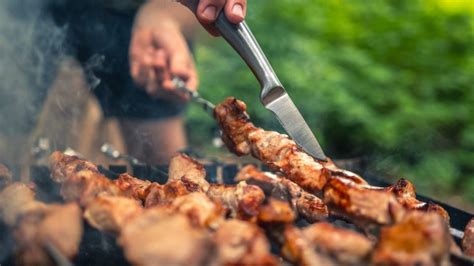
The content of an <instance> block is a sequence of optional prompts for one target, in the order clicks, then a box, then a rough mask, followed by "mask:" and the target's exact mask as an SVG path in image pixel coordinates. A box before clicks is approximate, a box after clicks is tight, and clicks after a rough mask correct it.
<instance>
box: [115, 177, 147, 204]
mask: <svg viewBox="0 0 474 266" xmlns="http://www.w3.org/2000/svg"><path fill="white" fill-rule="evenodd" d="M113 182H114V183H115V185H117V186H118V188H119V189H120V190H121V191H122V192H123V195H124V196H125V197H129V198H134V199H136V200H140V201H142V202H144V201H145V199H146V196H147V188H148V187H149V186H150V185H151V182H150V181H148V180H142V179H138V178H136V177H133V176H131V175H129V174H121V175H120V176H119V178H118V179H116V180H114V181H113Z"/></svg>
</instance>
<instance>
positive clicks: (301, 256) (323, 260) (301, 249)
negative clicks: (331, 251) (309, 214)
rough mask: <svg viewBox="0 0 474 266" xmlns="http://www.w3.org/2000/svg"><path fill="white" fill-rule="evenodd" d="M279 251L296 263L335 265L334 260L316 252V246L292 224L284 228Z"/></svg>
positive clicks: (304, 265)
mask: <svg viewBox="0 0 474 266" xmlns="http://www.w3.org/2000/svg"><path fill="white" fill-rule="evenodd" d="M281 253H282V256H283V257H284V258H285V259H287V260H288V261H290V262H293V263H295V264H296V265H301V266H311V265H325V266H326V265H327V266H332V265H337V264H336V263H335V262H334V260H332V259H330V258H329V257H327V256H324V255H321V254H319V253H317V252H316V247H315V246H314V244H313V243H312V242H311V241H310V240H309V239H308V238H306V237H305V235H304V234H303V232H302V231H301V229H299V228H296V227H294V226H292V225H288V226H287V227H286V228H285V231H284V244H283V247H282V250H281Z"/></svg>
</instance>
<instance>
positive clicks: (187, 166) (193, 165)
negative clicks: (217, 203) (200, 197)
mask: <svg viewBox="0 0 474 266" xmlns="http://www.w3.org/2000/svg"><path fill="white" fill-rule="evenodd" d="M183 178H184V179H185V180H188V181H189V183H194V184H196V185H197V186H198V187H200V188H201V189H202V190H203V191H207V188H208V187H209V183H208V182H207V181H206V170H205V169H204V166H203V165H202V164H200V163H198V162H197V161H195V160H194V159H192V158H190V157H189V156H187V155H184V154H178V155H177V156H175V157H173V158H172V159H171V161H170V167H169V177H168V182H172V181H174V180H182V179H183Z"/></svg>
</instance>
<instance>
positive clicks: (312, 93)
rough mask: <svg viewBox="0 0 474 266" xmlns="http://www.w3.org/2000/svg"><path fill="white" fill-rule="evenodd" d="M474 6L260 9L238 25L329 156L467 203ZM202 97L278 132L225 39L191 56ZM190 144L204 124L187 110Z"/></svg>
mask: <svg viewBox="0 0 474 266" xmlns="http://www.w3.org/2000/svg"><path fill="white" fill-rule="evenodd" d="M473 6H474V2H472V1H470V0H467V1H464V0H459V1H456V0H403V1H402V0H396V1H388V0H387V1H381V0H380V1H364V0H353V1H343V0H331V1H329V0H311V1H310V0H306V1H303V0H271V1H270V0H258V1H256V0H255V1H249V16H248V19H247V21H248V24H249V25H250V27H251V28H252V30H253V32H254V34H255V35H256V37H257V39H258V40H259V42H260V44H261V46H262V48H263V50H264V51H265V52H266V53H267V56H268V58H269V60H270V61H271V63H272V65H273V66H274V69H275V71H276V72H277V74H278V75H279V77H280V79H281V81H282V83H283V84H284V85H285V87H286V88H287V90H288V91H289V93H290V95H291V96H292V98H293V99H294V101H295V102H296V104H297V105H298V107H300V108H301V111H302V113H303V116H304V117H305V118H306V119H307V121H308V123H309V124H310V126H311V127H312V128H313V129H314V132H316V133H317V136H318V138H319V139H320V140H321V141H322V145H323V147H324V148H325V150H326V152H327V154H328V155H329V156H331V157H333V158H359V157H363V158H367V159H368V162H370V165H369V168H368V169H370V170H371V172H374V173H376V174H379V175H389V176H406V177H408V178H410V180H413V181H414V183H415V184H416V185H417V188H418V189H419V191H420V192H423V191H430V192H429V194H430V195H433V194H434V192H433V191H436V192H437V193H441V194H439V195H443V194H446V193H458V194H463V195H465V196H466V197H467V198H469V199H470V200H471V201H473V202H474V163H473V162H474V32H473V30H474V7H473ZM197 61H198V65H199V69H200V74H201V92H202V94H203V95H204V96H206V97H207V98H209V99H211V100H213V101H214V102H219V101H221V100H223V99H224V98H225V97H227V96H231V95H232V96H236V97H238V98H240V99H243V100H244V101H245V102H246V103H247V104H248V106H249V109H250V114H251V116H252V118H253V120H254V121H255V122H256V124H258V125H259V126H262V127H265V128H267V129H276V130H281V129H279V128H278V125H277V123H276V121H275V120H274V118H273V117H272V116H271V115H270V114H269V112H267V111H266V110H265V109H264V108H263V107H262V105H261V104H260V103H259V100H258V92H259V89H258V88H259V86H258V83H257V82H256V80H255V78H254V77H253V75H252V73H251V72H250V71H249V70H248V69H247V67H246V66H245V65H244V63H243V62H242V61H241V59H240V58H239V57H238V56H237V55H236V54H235V53H234V52H233V51H232V50H231V49H230V48H229V47H228V46H227V44H225V42H224V41H223V40H220V39H214V40H212V41H208V42H207V43H205V44H203V45H200V46H198V47H197ZM188 118H189V119H188V121H189V127H190V128H191V129H192V132H193V134H192V135H191V137H192V141H193V142H194V143H195V144H197V145H201V146H205V145H208V143H210V142H209V132H210V131H211V128H213V127H214V126H215V124H214V122H213V121H212V119H210V118H209V117H207V115H206V114H205V113H204V112H202V111H200V110H197V109H196V108H195V107H192V108H191V109H190V111H189V115H188Z"/></svg>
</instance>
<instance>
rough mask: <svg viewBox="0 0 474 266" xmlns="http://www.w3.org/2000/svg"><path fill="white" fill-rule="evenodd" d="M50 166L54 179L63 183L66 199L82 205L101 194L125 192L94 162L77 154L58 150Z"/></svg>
mask: <svg viewBox="0 0 474 266" xmlns="http://www.w3.org/2000/svg"><path fill="white" fill-rule="evenodd" d="M50 168H51V177H52V178H53V180H55V181H57V182H59V183H61V184H62V186H61V195H62V197H63V198H64V199H65V200H66V201H78V202H79V203H80V205H81V206H86V205H87V204H88V203H89V202H90V201H91V200H93V199H94V198H95V197H97V196H99V195H109V196H119V195H123V194H124V192H122V191H121V190H120V188H119V186H117V185H116V184H115V183H114V182H112V181H111V180H110V179H108V178H107V177H105V176H104V175H102V174H101V173H100V172H99V171H98V170H97V167H96V166H95V165H94V164H93V163H91V162H87V161H85V160H81V159H79V158H77V157H75V156H67V155H65V154H63V153H61V152H58V151H56V152H54V153H53V154H52V155H51V156H50Z"/></svg>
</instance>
